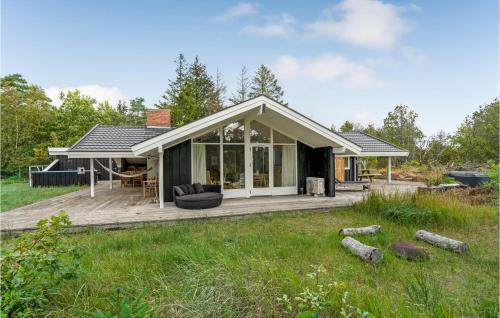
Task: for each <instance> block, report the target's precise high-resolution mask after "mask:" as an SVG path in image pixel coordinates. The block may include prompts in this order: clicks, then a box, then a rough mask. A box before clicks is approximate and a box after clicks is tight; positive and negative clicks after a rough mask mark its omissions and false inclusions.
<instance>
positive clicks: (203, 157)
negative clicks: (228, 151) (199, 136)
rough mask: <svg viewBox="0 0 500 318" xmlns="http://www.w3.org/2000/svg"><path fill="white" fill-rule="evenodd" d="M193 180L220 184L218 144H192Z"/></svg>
mask: <svg viewBox="0 0 500 318" xmlns="http://www.w3.org/2000/svg"><path fill="white" fill-rule="evenodd" d="M193 182H199V183H201V184H220V146H219V145H210V144H193Z"/></svg>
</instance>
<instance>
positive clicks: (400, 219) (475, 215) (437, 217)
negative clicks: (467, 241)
mask: <svg viewBox="0 0 500 318" xmlns="http://www.w3.org/2000/svg"><path fill="white" fill-rule="evenodd" d="M464 194H465V193H463V192H461V191H450V192H446V193H437V194H429V193H415V194H412V193H408V192H406V193H398V192H396V193H393V194H382V193H380V192H376V191H373V192H370V193H369V194H368V195H367V196H366V197H365V198H364V199H363V201H361V202H359V203H356V204H354V206H353V209H354V211H356V212H359V213H366V214H368V215H372V216H377V217H381V218H384V219H387V220H390V221H394V222H397V223H399V224H413V225H429V224H430V225H435V226H439V227H458V226H461V227H466V226H470V225H471V224H477V223H478V224H485V222H494V221H495V220H498V210H497V209H495V208H493V207H491V206H489V205H472V204H471V203H470V202H469V201H468V200H467V199H466V198H461V197H460V196H459V195H464Z"/></svg>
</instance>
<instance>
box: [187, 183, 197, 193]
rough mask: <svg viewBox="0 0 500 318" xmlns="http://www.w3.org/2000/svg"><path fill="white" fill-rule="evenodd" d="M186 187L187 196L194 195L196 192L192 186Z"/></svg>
mask: <svg viewBox="0 0 500 318" xmlns="http://www.w3.org/2000/svg"><path fill="white" fill-rule="evenodd" d="M186 187H187V189H188V193H187V194H195V193H196V190H195V189H194V186H193V185H192V184H186Z"/></svg>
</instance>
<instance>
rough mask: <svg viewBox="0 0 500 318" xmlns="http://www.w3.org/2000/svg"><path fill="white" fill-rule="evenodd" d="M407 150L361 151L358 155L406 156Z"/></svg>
mask: <svg viewBox="0 0 500 318" xmlns="http://www.w3.org/2000/svg"><path fill="white" fill-rule="evenodd" d="M409 154H410V153H409V152H408V151H401V152H362V153H361V154H359V155H358V157H408V155H409Z"/></svg>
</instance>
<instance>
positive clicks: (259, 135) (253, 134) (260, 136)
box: [250, 121, 271, 143]
mask: <svg viewBox="0 0 500 318" xmlns="http://www.w3.org/2000/svg"><path fill="white" fill-rule="evenodd" d="M250 141H251V142H259V143H269V142H271V129H270V128H269V127H267V126H265V125H263V124H261V123H259V122H258V121H252V122H251V123H250Z"/></svg>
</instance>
